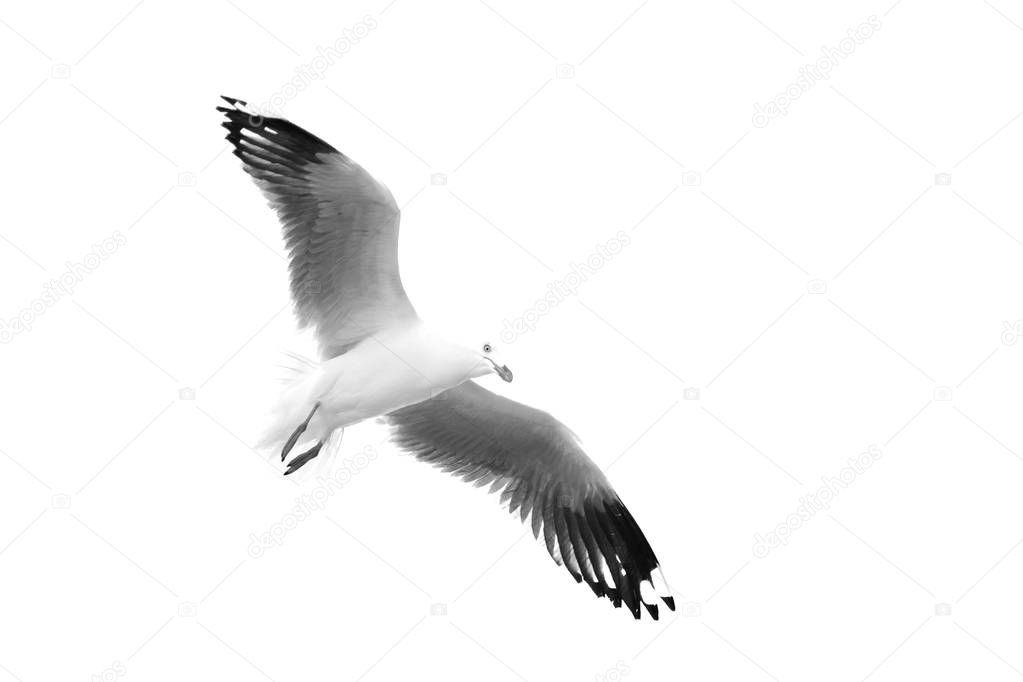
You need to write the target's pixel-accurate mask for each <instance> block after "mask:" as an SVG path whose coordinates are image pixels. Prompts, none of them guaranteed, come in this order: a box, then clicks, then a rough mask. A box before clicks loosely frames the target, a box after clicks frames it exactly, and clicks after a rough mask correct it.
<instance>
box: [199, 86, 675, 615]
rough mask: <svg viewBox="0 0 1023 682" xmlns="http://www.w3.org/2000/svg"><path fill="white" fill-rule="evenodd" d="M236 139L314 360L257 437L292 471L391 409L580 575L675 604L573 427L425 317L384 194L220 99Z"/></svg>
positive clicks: (315, 148)
mask: <svg viewBox="0 0 1023 682" xmlns="http://www.w3.org/2000/svg"><path fill="white" fill-rule="evenodd" d="M222 99H223V100H224V101H225V102H226V103H227V106H218V107H217V110H218V111H220V112H221V113H223V115H224V117H225V119H226V120H224V121H223V123H222V125H223V126H224V127H225V128H226V129H227V131H228V134H227V140H228V141H229V142H230V143H231V145H232V150H233V153H234V155H235V156H237V157H238V158H239V159H241V161H242V164H243V168H244V170H245V171H246V172H247V173H248V174H249V175H250V176H251V177H252V178H253V180H254V181H255V183H256V185H257V186H258V187H259V189H260V190H261V191H262V193H263V195H264V196H265V197H266V199H267V200H268V201H269V203H270V206H271V207H272V208H273V209H274V210H276V212H277V215H278V217H279V219H280V222H281V224H282V227H283V232H284V240H285V243H286V245H287V247H288V249H289V252H290V268H289V269H290V277H291V295H292V299H293V300H294V306H295V313H296V317H297V318H298V322H299V326H300V328H307V327H311V328H312V330H313V332H314V335H315V337H316V340H317V342H318V346H319V352H320V362H314V361H312V360H304V359H301V361H300V362H297V363H296V364H295V366H294V367H292V369H293V370H294V374H293V375H292V376H291V377H290V378H289V379H288V381H287V384H286V386H285V388H284V391H283V392H282V395H281V397H280V400H279V403H278V406H277V408H276V410H275V411H274V413H273V417H272V419H271V422H272V423H271V426H270V427H269V428H268V430H267V434H266V436H265V437H264V439H263V442H262V443H261V445H262V446H264V447H267V448H269V449H271V450H272V451H273V452H275V453H276V452H277V448H278V447H279V448H280V456H281V460H282V461H284V460H285V459H286V458H287V456H288V455H289V454H290V453H291V451H292V450H293V449H294V448H295V447H296V446H298V445H299V444H301V443H306V444H311V447H309V449H308V450H305V451H304V452H302V453H301V454H299V455H297V456H295V457H294V458H293V459H292V460H291V461H290V462H289V463H288V466H287V470H286V471H285V472H284V474H285V475H289V474H292V473H294V472H295V471H297V470H298V469H299V468H301V467H302V466H303V465H305V464H306V463H307V462H309V461H310V460H311V459H313V458H315V457H317V456H318V455H319V454H320V452H321V450H322V449H323V447H324V444H325V443H327V442H328V441H331V437H332V435H334V434H335V433H343V429H344V428H345V427H347V426H349V425H353V424H356V423H359V422H361V421H364V420H367V419H373V418H377V419H382V420H383V421H384V423H386V424H387V425H388V427H389V429H390V434H391V441H392V442H393V443H394V444H395V445H396V446H397V447H398V448H399V449H400V450H402V451H404V452H405V453H408V454H411V455H413V456H414V457H415V458H416V459H418V460H420V461H423V462H427V463H430V464H432V465H435V466H436V467H439V468H440V469H442V470H443V471H446V472H448V473H450V474H452V475H454V476H457V477H460V478H462V479H463V480H464V481H466V482H468V483H472V484H473V485H475V486H477V487H482V486H485V485H489V486H490V492H492V493H497V492H500V494H501V495H500V503H501V505H502V506H504V505H506V506H507V508H508V511H509V512H510V513H512V514H516V513H517V514H518V515H519V516H520V519H521V521H522V523H524V524H525V523H527V521H528V523H529V524H530V527H531V529H532V532H533V536H534V537H535V538H536V539H539V538H540V536H541V534H542V536H543V542H544V544H545V545H546V548H547V552H548V553H549V554H550V556H551V558H552V559H554V561H555V562H556V563H557V564H558V565H559V566H564V567H565V569H567V571H568V573H569V574H571V576H572V577H573V578H574V579H575V581H576V582H577V583H579V582H585V583H586V584H587V585H588V586H589V587H590V589H592V590H593V592H594V594H596V596H597V597H606V598H607V599H609V600H610V601H611V602H612V604H613V605H614V606H615V607H621V606H622V605H623V604H624V605H625V606H626V608H628V610H629V611H630V612H631V613H632V615H633V617H634V618H636V619H639V618H640V615H641V610H640V607H641V605H642V607H643V608H645V610H646V611H647V613H649V614H650V616H651V617H652V618H653V619H654V620H657V618H658V606H659V604H658V599H660V600H661V601H663V602H664V604H665V605H666V606H667V607H668V608H669V609H671V610H672V611H674V610H675V601H674V597H673V596H672V593H671V591H670V589H669V587H668V584H667V582H666V581H665V579H664V575H663V572H662V571H661V567H660V564H659V562H658V561H657V557H656V556H655V555H654V552H653V550H652V549H651V548H650V544H649V542H647V539H646V537H645V536H644V535H643V532H642V531H641V530H640V528H639V525H638V524H637V523H636V521H635V519H634V518H633V517H632V514H630V513H629V510H628V509H627V508H626V507H625V505H624V504H623V503H622V501H621V499H620V498H619V497H618V495H617V494H616V493H615V491H614V489H613V488H612V487H611V484H610V483H609V482H608V480H607V477H606V476H605V475H604V472H603V471H601V469H600V467H598V466H597V465H596V464H595V463H594V462H593V460H591V459H590V458H589V457H588V456H587V455H586V453H585V452H584V451H583V449H582V446H581V444H580V441H579V439H578V438H577V437H576V436H575V434H574V433H572V431H570V430H569V429H568V427H566V426H565V425H564V424H562V423H561V422H559V421H558V420H557V419H555V418H554V417H552V416H551V415H549V414H547V413H546V412H543V411H541V410H538V409H535V408H532V407H529V406H527V405H523V404H521V403H517V402H515V401H513V400H509V399H508V398H505V397H502V396H500V395H498V394H496V393H493V392H491V391H489V390H487V389H486V388H484V387H483V386H481V385H479V384H478V383H476V382H475V381H473V379H475V378H479V377H482V376H485V375H489V374H496V375H497V376H498V377H500V378H501V379H503V380H504V381H506V382H510V381H511V380H512V378H513V374H512V371H511V370H510V369H509V368H508V366H507V365H506V364H504V363H503V362H502V361H501V360H500V359H498V355H497V352H496V349H495V348H494V347H493V345H492V344H490V343H486V342H484V343H482V344H478V345H477V346H476V347H470V346H468V345H466V344H463V343H461V342H459V341H454V340H451V339H449V338H448V337H446V336H444V335H442V334H440V333H438V332H436V331H435V330H433V329H432V328H431V327H429V326H427V325H426V324H424V323H423V321H422V320H420V319H419V317H418V316H417V315H416V312H415V309H414V308H413V306H412V303H411V302H410V301H409V299H408V297H407V295H406V294H405V289H404V287H403V286H402V283H401V277H400V274H399V271H398V222H399V210H398V206H397V204H396V203H395V201H394V197H393V196H392V195H391V193H390V191H388V189H387V188H386V187H385V186H384V185H383V184H381V183H380V182H378V181H376V180H375V179H373V177H372V176H371V175H370V174H369V173H367V172H366V171H365V170H363V169H362V168H361V167H360V166H359V165H358V164H356V163H355V162H354V161H352V160H351V159H349V158H348V157H347V156H345V155H344V154H342V153H341V152H339V151H338V150H337V149H335V148H334V147H332V146H330V145H329V144H327V143H326V142H324V141H323V140H321V139H320V138H318V137H316V136H315V135H312V134H311V133H309V132H307V131H305V130H303V129H302V128H300V127H298V126H296V125H295V124H293V123H291V122H289V121H287V120H285V119H283V118H277V117H271V116H262V115H260V114H259V113H257V112H255V111H253V110H251V109H250V108H249V107H248V105H247V103H246V102H244V101H242V100H238V99H234V98H231V97H222Z"/></svg>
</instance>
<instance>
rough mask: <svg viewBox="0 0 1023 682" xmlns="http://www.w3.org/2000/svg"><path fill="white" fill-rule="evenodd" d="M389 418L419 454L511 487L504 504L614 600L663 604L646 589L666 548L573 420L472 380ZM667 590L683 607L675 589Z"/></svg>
mask: <svg viewBox="0 0 1023 682" xmlns="http://www.w3.org/2000/svg"><path fill="white" fill-rule="evenodd" d="M387 421H388V423H389V424H390V426H391V427H392V430H393V432H392V438H393V441H394V442H395V444H397V445H398V446H399V447H400V448H402V449H403V450H405V451H406V452H409V453H411V454H413V455H415V456H416V458H418V459H419V460H421V461H424V462H429V463H431V464H434V465H435V466H438V467H440V468H441V469H443V470H445V471H447V472H449V473H451V474H453V475H456V476H459V477H461V478H462V479H464V480H465V481H467V482H470V483H473V484H474V485H476V486H483V485H487V484H490V485H491V488H490V492H497V491H499V490H503V492H502V494H501V502H502V504H503V503H507V504H508V509H509V511H510V512H511V513H513V514H514V513H515V512H518V513H519V515H520V518H521V520H522V522H523V523H525V522H526V520H527V518H529V517H530V516H531V517H532V519H531V527H532V531H533V535H534V536H535V537H537V538H539V537H540V533H541V532H542V533H543V538H544V542H545V544H546V546H547V551H548V552H549V553H550V555H551V557H552V558H553V559H554V561H555V562H557V563H558V564H559V565H564V566H565V568H566V569H567V570H568V572H569V573H571V574H572V577H573V578H575V580H576V582H582V581H585V582H586V583H587V584H588V585H589V587H590V588H591V589H592V590H593V591H594V593H595V594H596V595H597V596H598V597H601V596H606V597H607V598H608V599H610V600H611V601H612V602H613V603H614V605H615V606H621V604H622V603H623V602H624V603H625V605H626V606H627V607H628V609H629V610H630V611H631V612H632V614H633V616H635V617H636V618H639V616H640V604H641V603H642V604H643V605H644V606H645V607H646V609H647V611H649V612H650V614H651V615H652V616H653V617H654V618H655V619H656V618H657V606H656V605H653V604H650V603H649V602H648V601H647V600H645V599H643V598H642V596H641V594H640V585H641V583H642V582H643V581H651V578H652V574H653V573H654V571H657V576H656V577H654V578H653V580H652V582H654V583H656V582H658V578H661V576H660V569H659V565H658V562H657V557H656V556H654V553H653V550H652V549H651V548H650V544H649V543H648V542H647V540H646V538H645V537H644V535H643V532H642V531H641V530H640V529H639V526H638V525H637V524H636V521H635V520H634V519H633V518H632V515H631V514H630V513H629V511H628V509H626V508H625V505H624V504H622V501H621V500H620V499H619V498H618V495H617V494H615V492H614V489H612V487H611V485H610V483H608V481H607V478H606V477H605V476H604V473H603V472H602V471H601V470H600V468H599V467H597V465H596V464H594V463H593V461H592V460H591V459H590V458H589V457H587V456H586V453H585V452H583V450H582V448H581V447H580V446H579V443H578V441H577V439H576V438H575V436H574V435H573V434H572V432H571V431H570V430H569V429H568V428H567V427H566V426H565V425H564V424H562V423H561V422H559V421H558V420H556V419H555V418H554V417H552V416H551V415H549V414H547V413H546V412H543V411H541V410H537V409H534V408H532V407H529V406H527V405H523V404H521V403H517V402H515V401H513V400H509V399H507V398H504V397H502V396H499V395H497V394H495V393H492V392H490V391H488V390H487V389H485V388H483V387H482V386H480V385H479V384H476V383H475V382H472V381H467V382H465V383H463V384H461V385H460V386H457V387H455V388H452V389H449V390H447V391H445V392H443V393H441V394H439V395H437V396H436V397H434V398H432V399H430V400H427V401H424V402H421V403H417V404H415V405H410V406H408V407H404V408H402V409H400V410H398V411H396V412H392V413H391V414H389V415H388V416H387ZM661 580H662V581H663V578H661ZM662 584H663V583H662ZM665 589H666V587H665ZM651 591H652V585H651ZM661 598H662V599H663V601H664V602H665V604H667V605H668V607H669V608H671V609H672V610H674V608H675V605H674V601H673V599H672V598H671V597H670V596H667V594H666V592H662V593H661ZM648 599H649V597H648Z"/></svg>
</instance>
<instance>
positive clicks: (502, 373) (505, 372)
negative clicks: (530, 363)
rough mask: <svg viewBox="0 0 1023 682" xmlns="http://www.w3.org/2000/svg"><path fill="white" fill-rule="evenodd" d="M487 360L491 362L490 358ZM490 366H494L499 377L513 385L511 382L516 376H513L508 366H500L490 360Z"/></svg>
mask: <svg viewBox="0 0 1023 682" xmlns="http://www.w3.org/2000/svg"><path fill="white" fill-rule="evenodd" d="M487 360H490V358H487ZM490 364H491V365H493V366H494V372H496V373H497V376H499V377H501V378H502V379H504V380H505V381H507V382H508V383H511V380H512V378H513V377H514V376H515V375H513V374H512V371H511V370H510V369H508V365H499V364H497V363H496V362H494V361H493V360H490Z"/></svg>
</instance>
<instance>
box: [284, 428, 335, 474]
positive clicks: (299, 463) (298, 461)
mask: <svg viewBox="0 0 1023 682" xmlns="http://www.w3.org/2000/svg"><path fill="white" fill-rule="evenodd" d="M340 431H341V433H340V434H339V435H338V437H337V442H336V443H333V444H332V445H331V446H330V447H333V448H335V449H336V448H337V447H338V446H339V445H340V444H341V438H342V437H344V435H345V430H344V428H341V429H340ZM333 435H334V434H333V433H332V434H331V435H330V436H328V437H327V439H326V440H321V441H320V442H319V443H317V444H316V445H314V446H313V447H311V448H309V449H308V450H306V451H305V452H303V453H302V454H301V455H299V456H298V457H295V459H293V460H291V461H290V462H288V469H287V471H285V472H284V475H285V476H287V475H288V474H293V473H295V472H296V471H298V470H299V469H301V468H302V467H303V466H304V465H305V463H306V462H308V461H309V460H311V459H312V458H313V457H316V456H317V455H318V454H320V450H322V449H323V446H324V445H326V444H327V443H330V442H331V441H332V440H333Z"/></svg>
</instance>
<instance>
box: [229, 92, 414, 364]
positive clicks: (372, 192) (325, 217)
mask: <svg viewBox="0 0 1023 682" xmlns="http://www.w3.org/2000/svg"><path fill="white" fill-rule="evenodd" d="M223 99H224V100H225V101H226V102H227V103H228V104H229V105H230V106H226V107H224V106H221V107H217V110H218V111H221V112H223V113H224V115H225V117H226V118H227V120H226V121H224V123H223V126H224V127H225V128H227V130H228V135H227V139H228V140H229V141H230V142H231V144H232V145H233V147H234V150H233V151H234V155H235V156H237V157H238V158H240V159H241V160H242V163H243V164H244V168H245V171H246V172H247V173H248V174H249V175H251V176H252V178H253V179H254V180H255V182H256V184H257V185H258V186H259V189H260V190H262V192H263V194H264V196H266V198H267V199H268V200H269V202H270V205H271V206H272V207H273V208H274V209H275V210H276V211H277V215H278V216H279V218H280V221H281V225H282V226H283V228H284V240H285V243H286V244H287V247H288V249H289V251H290V254H291V295H292V297H293V298H294V300H295V310H296V313H297V315H298V318H299V324H300V325H301V326H303V327H305V326H308V325H313V326H314V327H315V330H316V335H317V339H318V340H319V343H320V349H321V351H322V352H323V353H324V355H325V356H328V357H329V356H333V355H337V354H339V353H341V352H344V350H345V349H346V348H347V347H349V346H351V345H352V344H353V343H355V342H357V341H360V340H361V339H363V338H365V337H366V336H368V335H370V334H372V333H374V332H376V331H378V330H380V329H383V328H385V327H388V326H391V325H393V324H399V323H402V322H407V321H409V320H413V319H415V310H414V309H413V307H412V304H411V303H410V302H409V300H408V297H407V296H406V295H405V289H404V288H403V287H402V284H401V277H400V275H399V272H398V218H399V211H398V206H397V205H396V204H395V203H394V197H392V196H391V193H390V192H389V191H388V190H387V188H386V187H384V185H382V184H381V183H379V182H377V181H376V180H374V179H373V177H372V176H371V175H370V174H369V173H367V172H366V171H365V170H363V169H362V168H361V167H360V166H359V165H358V164H356V163H355V162H354V161H352V160H351V159H349V158H348V157H347V156H345V155H344V154H342V153H341V152H339V151H337V150H336V149H334V148H333V147H331V146H330V145H329V144H327V143H326V142H324V141H323V140H321V139H320V138H318V137H316V136H315V135H312V134H310V133H308V132H306V131H305V130H303V129H302V128H299V127H298V126H296V125H294V124H293V123H291V122H289V121H286V120H284V119H280V118H272V117H264V116H259V115H258V114H254V113H251V112H249V111H247V110H246V109H245V107H246V103H245V102H243V101H241V100H236V99H232V98H230V97H224V98H223Z"/></svg>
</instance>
